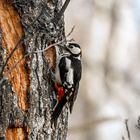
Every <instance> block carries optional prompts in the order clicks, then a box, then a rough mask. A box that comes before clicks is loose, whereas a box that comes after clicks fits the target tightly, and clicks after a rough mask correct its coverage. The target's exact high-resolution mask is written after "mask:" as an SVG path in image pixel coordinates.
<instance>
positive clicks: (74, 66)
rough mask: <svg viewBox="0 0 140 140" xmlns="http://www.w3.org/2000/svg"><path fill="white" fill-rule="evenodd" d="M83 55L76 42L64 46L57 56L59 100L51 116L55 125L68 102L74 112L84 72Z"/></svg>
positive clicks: (56, 83)
mask: <svg viewBox="0 0 140 140" xmlns="http://www.w3.org/2000/svg"><path fill="white" fill-rule="evenodd" d="M81 56H82V51H81V48H80V46H79V45H78V44H76V43H69V44H68V45H67V46H65V47H63V53H62V54H58V56H57V62H56V71H55V85H54V86H55V89H56V92H57V100H58V102H57V104H56V106H55V107H54V110H53V113H52V117H51V119H52V120H51V121H52V123H53V124H54V125H55V126H56V123H57V119H58V117H59V115H60V113H61V111H62V109H63V107H64V106H65V104H68V107H69V110H70V113H72V109H73V105H74V101H75V100H76V97H77V93H78V88H79V82H80V79H81V74H82V66H81Z"/></svg>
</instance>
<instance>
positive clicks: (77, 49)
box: [71, 47, 81, 54]
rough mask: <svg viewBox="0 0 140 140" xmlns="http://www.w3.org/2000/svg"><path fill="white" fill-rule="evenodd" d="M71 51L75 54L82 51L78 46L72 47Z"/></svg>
mask: <svg viewBox="0 0 140 140" xmlns="http://www.w3.org/2000/svg"><path fill="white" fill-rule="evenodd" d="M71 51H72V53H73V54H79V53H80V52H81V50H80V49H79V48H77V47H73V48H72V49H71Z"/></svg>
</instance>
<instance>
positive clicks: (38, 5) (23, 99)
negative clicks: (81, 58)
mask: <svg viewBox="0 0 140 140" xmlns="http://www.w3.org/2000/svg"><path fill="white" fill-rule="evenodd" d="M61 7H62V0H48V1H46V0H15V1H7V0H1V1H0V29H1V30H0V71H1V70H2V67H3V66H4V64H5V62H6V60H7V58H8V56H9V55H10V54H11V52H12V50H13V49H14V48H15V46H16V45H17V43H19V40H21V39H22V40H23V41H22V40H21V42H20V45H18V48H17V49H16V50H15V52H14V53H13V55H12V56H11V57H10V59H9V61H8V63H7V65H6V67H5V69H4V72H3V73H2V75H1V74H0V139H6V140H25V139H31V140H36V139H37V140H47V139H60V140H64V139H66V135H67V119H68V111H67V108H65V109H64V111H63V113H62V114H61V115H60V117H59V120H58V124H57V127H56V129H54V128H52V127H51V122H50V120H51V112H52V109H53V107H54V105H55V102H56V93H55V91H54V88H53V85H52V80H53V78H54V77H53V74H52V72H53V71H54V68H55V59H56V58H55V57H56V56H55V49H54V48H51V49H49V50H47V51H46V52H42V53H31V52H33V51H37V50H42V49H44V48H46V47H47V46H49V44H52V43H55V42H56V41H60V40H62V39H64V38H65V34H64V21H63V18H62V19H61V20H60V21H59V22H58V23H53V22H52V21H53V20H52V19H53V18H54V17H55V15H56V14H57V13H58V12H59V11H60V9H61ZM24 56H28V57H24ZM22 58H23V59H22ZM20 60H21V61H20ZM18 62H19V63H18ZM16 63H18V64H17V65H16V67H13V66H14V65H15V64H16ZM11 68H13V69H11Z"/></svg>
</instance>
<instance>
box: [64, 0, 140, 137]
mask: <svg viewBox="0 0 140 140" xmlns="http://www.w3.org/2000/svg"><path fill="white" fill-rule="evenodd" d="M65 24H66V33H69V32H70V30H71V28H72V27H73V25H75V29H74V32H73V33H72V35H71V37H72V38H74V39H75V41H76V42H78V43H79V44H80V45H81V47H82V53H83V54H82V55H83V60H82V63H83V76H82V81H81V84H80V91H79V94H78V98H77V100H76V102H75V105H74V109H73V113H72V115H69V132H68V140H128V137H127V131H126V125H125V120H126V119H128V126H129V130H130V134H131V139H132V140H140V130H139V129H137V127H136V125H137V120H138V117H139V116H140V0H71V2H70V4H69V6H68V8H67V10H66V13H65Z"/></svg>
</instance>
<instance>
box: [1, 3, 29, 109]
mask: <svg viewBox="0 0 140 140" xmlns="http://www.w3.org/2000/svg"><path fill="white" fill-rule="evenodd" d="M0 28H1V29H2V34H3V40H2V43H3V44H2V46H3V48H4V49H5V50H6V56H5V59H6V58H7V57H8V55H9V54H10V52H11V51H12V50H13V49H14V47H15V46H16V44H17V43H18V41H19V39H20V38H21V36H22V35H23V30H22V26H21V23H20V18H19V16H18V14H17V12H16V10H15V9H14V8H13V7H12V6H11V5H10V4H9V3H7V1H5V0H0ZM24 48H25V46H22V47H20V48H19V49H17V50H16V51H15V53H14V54H13V56H12V57H11V58H10V60H9V62H8V64H7V67H6V70H5V75H6V76H7V77H8V79H9V80H10V82H11V84H12V87H13V90H14V91H15V93H16V94H17V96H18V100H19V102H18V105H19V107H20V108H21V109H22V110H24V111H26V110H27V109H28V108H29V104H28V103H27V101H26V97H27V96H26V95H27V89H28V86H29V79H28V72H27V70H26V69H25V59H23V60H22V62H20V63H19V64H18V65H17V67H16V68H15V69H14V70H13V71H12V72H11V73H10V74H9V73H7V71H8V69H10V68H12V67H13V65H14V64H15V63H16V62H18V61H19V60H20V59H21V58H22V57H23V55H24Z"/></svg>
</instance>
